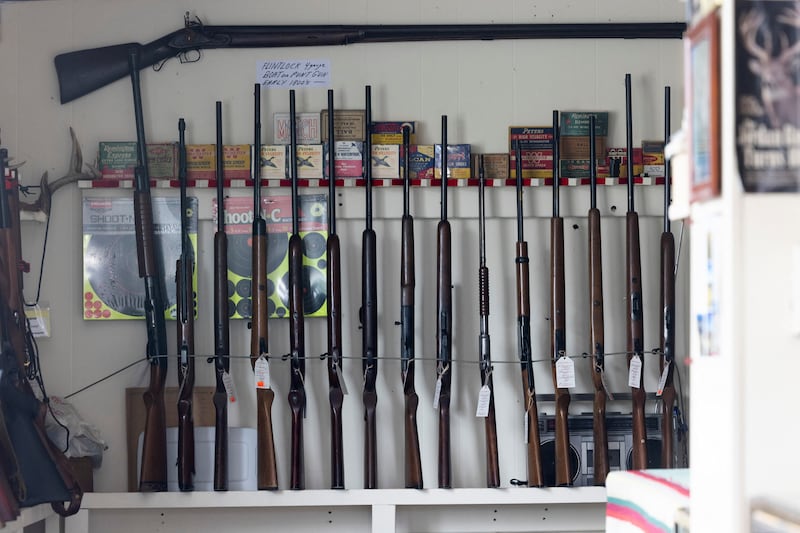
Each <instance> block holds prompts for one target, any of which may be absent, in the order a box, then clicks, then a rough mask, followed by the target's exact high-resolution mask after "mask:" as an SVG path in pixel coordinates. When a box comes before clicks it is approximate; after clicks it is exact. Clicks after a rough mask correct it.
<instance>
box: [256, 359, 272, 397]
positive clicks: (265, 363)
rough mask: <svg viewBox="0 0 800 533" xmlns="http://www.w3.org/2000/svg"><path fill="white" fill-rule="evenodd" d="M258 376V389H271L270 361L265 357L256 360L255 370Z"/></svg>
mask: <svg viewBox="0 0 800 533" xmlns="http://www.w3.org/2000/svg"><path fill="white" fill-rule="evenodd" d="M253 371H254V372H255V375H256V388H257V389H269V388H270V381H269V360H268V359H267V358H266V357H264V356H263V355H261V356H259V358H258V359H256V366H255V367H254V368H253Z"/></svg>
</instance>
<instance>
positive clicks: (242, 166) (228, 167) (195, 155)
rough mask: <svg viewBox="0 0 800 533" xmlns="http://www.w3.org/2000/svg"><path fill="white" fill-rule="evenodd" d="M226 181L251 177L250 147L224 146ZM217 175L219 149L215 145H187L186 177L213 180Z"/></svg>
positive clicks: (223, 156) (244, 145) (247, 145)
mask: <svg viewBox="0 0 800 533" xmlns="http://www.w3.org/2000/svg"><path fill="white" fill-rule="evenodd" d="M222 166H223V177H224V179H228V180H231V179H247V178H249V177H250V145H249V144H234V145H230V146H223V148H222ZM216 174H217V147H216V145H214V144H187V145H186V177H187V178H188V179H190V180H213V179H215V178H216Z"/></svg>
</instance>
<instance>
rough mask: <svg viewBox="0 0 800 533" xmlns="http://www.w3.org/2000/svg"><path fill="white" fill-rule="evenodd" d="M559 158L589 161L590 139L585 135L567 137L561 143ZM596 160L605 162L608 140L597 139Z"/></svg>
mask: <svg viewBox="0 0 800 533" xmlns="http://www.w3.org/2000/svg"><path fill="white" fill-rule="evenodd" d="M559 145H560V146H559V156H560V157H561V159H589V156H590V155H591V154H590V153H589V152H590V148H591V147H590V143H589V137H588V136H584V135H571V136H570V135H565V136H564V137H561V142H560V143H559ZM594 150H595V152H594V153H595V159H598V160H603V161H604V160H605V155H606V138H605V137H599V136H598V137H595V140H594Z"/></svg>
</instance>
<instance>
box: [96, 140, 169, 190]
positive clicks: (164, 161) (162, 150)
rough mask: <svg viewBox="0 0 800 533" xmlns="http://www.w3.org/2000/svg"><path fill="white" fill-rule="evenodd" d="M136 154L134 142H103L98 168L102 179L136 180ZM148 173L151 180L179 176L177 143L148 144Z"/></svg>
mask: <svg viewBox="0 0 800 533" xmlns="http://www.w3.org/2000/svg"><path fill="white" fill-rule="evenodd" d="M136 152H137V150H136V142H133V141H121V142H115V141H110V142H109V141H103V142H101V143H100V146H99V152H98V166H99V167H100V174H101V176H102V179H112V180H132V179H134V171H135V169H136V161H137V156H136ZM147 171H148V175H149V176H150V179H155V180H171V179H175V178H176V177H177V175H178V145H177V144H175V143H153V144H150V143H148V144H147Z"/></svg>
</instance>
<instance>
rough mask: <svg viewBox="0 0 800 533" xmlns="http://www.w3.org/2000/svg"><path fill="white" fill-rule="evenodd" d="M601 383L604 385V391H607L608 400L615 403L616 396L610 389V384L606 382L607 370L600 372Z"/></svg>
mask: <svg viewBox="0 0 800 533" xmlns="http://www.w3.org/2000/svg"><path fill="white" fill-rule="evenodd" d="M600 383H601V384H602V385H603V390H604V391H606V399H608V400H611V401H612V402H613V401H614V394H613V393H612V392H611V389H609V388H608V382H606V371H605V369H603V370H601V371H600Z"/></svg>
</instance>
